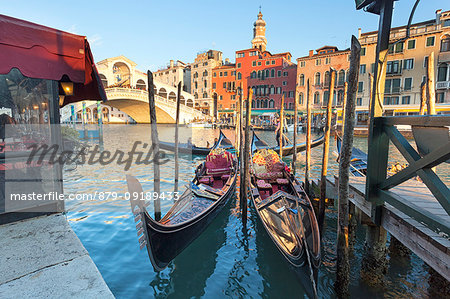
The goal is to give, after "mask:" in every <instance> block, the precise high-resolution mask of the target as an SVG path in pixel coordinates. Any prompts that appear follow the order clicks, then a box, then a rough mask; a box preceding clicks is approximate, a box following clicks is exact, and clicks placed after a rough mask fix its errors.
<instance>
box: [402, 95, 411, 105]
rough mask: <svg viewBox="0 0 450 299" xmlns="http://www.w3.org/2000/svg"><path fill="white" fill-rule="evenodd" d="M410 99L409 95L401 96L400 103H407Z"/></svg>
mask: <svg viewBox="0 0 450 299" xmlns="http://www.w3.org/2000/svg"><path fill="white" fill-rule="evenodd" d="M410 99H411V97H410V96H402V105H409V102H410Z"/></svg>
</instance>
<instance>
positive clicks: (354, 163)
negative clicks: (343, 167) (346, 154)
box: [335, 133, 367, 177]
mask: <svg viewBox="0 0 450 299" xmlns="http://www.w3.org/2000/svg"><path fill="white" fill-rule="evenodd" d="M335 137H336V148H337V154H338V161H339V155H340V152H341V148H342V138H341V136H339V134H337V133H335ZM350 173H351V174H352V175H353V176H357V177H365V176H366V174H367V154H366V153H365V152H363V151H362V150H360V149H359V148H357V147H353V148H352V156H351V158H350Z"/></svg>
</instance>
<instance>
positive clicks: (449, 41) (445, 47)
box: [441, 35, 450, 52]
mask: <svg viewBox="0 0 450 299" xmlns="http://www.w3.org/2000/svg"><path fill="white" fill-rule="evenodd" d="M449 51H450V36H448V35H446V36H445V37H444V38H443V39H441V52H449Z"/></svg>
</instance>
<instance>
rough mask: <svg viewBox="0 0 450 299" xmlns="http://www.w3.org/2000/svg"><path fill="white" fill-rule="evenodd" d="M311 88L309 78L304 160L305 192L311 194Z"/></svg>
mask: <svg viewBox="0 0 450 299" xmlns="http://www.w3.org/2000/svg"><path fill="white" fill-rule="evenodd" d="M310 93H311V90H310V85H309V79H308V80H307V81H306V117H307V119H306V161H305V192H306V194H308V196H310V195H311V190H310V188H309V171H310V169H311V124H312V121H311V116H312V115H311V94H310Z"/></svg>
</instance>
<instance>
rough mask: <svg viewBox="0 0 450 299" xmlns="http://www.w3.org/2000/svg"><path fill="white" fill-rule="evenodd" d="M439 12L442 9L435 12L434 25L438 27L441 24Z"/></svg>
mask: <svg viewBox="0 0 450 299" xmlns="http://www.w3.org/2000/svg"><path fill="white" fill-rule="evenodd" d="M441 12H442V9H438V10H436V25H439V24H440V23H441Z"/></svg>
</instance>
